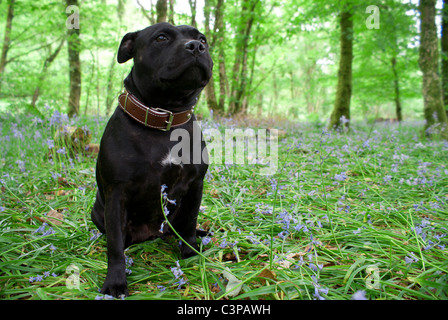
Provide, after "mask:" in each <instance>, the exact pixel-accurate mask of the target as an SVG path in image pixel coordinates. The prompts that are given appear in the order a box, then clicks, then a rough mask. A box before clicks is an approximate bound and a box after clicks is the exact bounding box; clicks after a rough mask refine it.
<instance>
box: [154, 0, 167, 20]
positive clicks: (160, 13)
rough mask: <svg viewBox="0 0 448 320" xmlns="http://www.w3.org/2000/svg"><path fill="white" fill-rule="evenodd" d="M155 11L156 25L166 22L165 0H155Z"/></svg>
mask: <svg viewBox="0 0 448 320" xmlns="http://www.w3.org/2000/svg"><path fill="white" fill-rule="evenodd" d="M156 10H157V23H159V22H166V16H167V11H168V4H167V0H157V4H156Z"/></svg>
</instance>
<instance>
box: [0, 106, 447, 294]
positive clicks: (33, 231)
mask: <svg viewBox="0 0 448 320" xmlns="http://www.w3.org/2000/svg"><path fill="white" fill-rule="evenodd" d="M106 121H107V119H104V118H101V119H97V118H93V117H91V118H82V119H70V120H68V119H67V118H65V117H64V116H63V115H61V114H59V113H58V112H54V113H49V114H48V116H47V117H46V118H45V119H43V120H42V119H40V118H32V117H28V118H27V117H24V116H20V117H18V116H17V117H14V116H12V115H10V114H2V115H0V133H1V136H0V188H1V192H0V299H12V300H17V299H33V300H39V299H50V300H57V299H89V300H93V299H110V297H108V296H104V295H102V294H100V293H99V292H98V289H99V288H100V287H101V286H102V284H103V281H104V279H105V276H106V270H107V260H106V240H105V236H104V235H99V234H98V232H97V231H96V229H95V226H94V225H93V223H92V222H91V221H90V211H91V208H92V205H93V202H94V199H95V193H96V186H95V171H94V168H95V157H94V156H83V155H76V156H73V155H72V158H71V157H70V152H67V149H65V148H63V147H58V146H54V145H55V143H56V142H55V141H56V139H55V132H56V131H57V130H58V129H59V128H60V127H61V126H64V125H70V126H79V127H83V128H84V129H89V130H90V131H91V132H92V137H93V142H96V143H99V140H100V137H101V135H102V132H103V129H104V126H105V124H106ZM278 123H283V124H282V125H278ZM251 125H252V126H253V127H252V128H253V129H256V128H263V126H264V127H266V126H269V127H270V128H271V129H272V128H276V129H279V130H280V131H279V138H278V163H277V166H276V170H275V172H274V173H273V174H272V175H263V174H260V172H261V171H260V170H261V169H262V168H263V165H262V164H252V163H246V164H233V165H229V164H227V165H226V164H219V163H218V164H212V165H211V166H210V167H209V171H208V173H207V175H206V179H205V188H204V196H203V201H202V206H201V212H200V213H199V218H198V223H199V226H200V227H201V228H202V229H206V230H209V231H211V232H213V235H211V236H210V237H204V238H202V239H198V244H199V246H200V250H201V254H200V255H197V256H195V257H192V258H189V259H186V260H181V259H180V258H179V248H178V241H179V240H178V239H175V238H174V237H172V238H169V239H166V240H161V239H158V240H154V241H148V242H145V243H142V244H138V245H134V246H132V247H130V248H129V249H128V250H127V251H126V252H125V254H126V257H127V273H128V275H127V279H128V286H129V292H130V296H129V297H127V298H126V300H138V299H198V300H203V299H236V300H240V299H266V300H271V299H279V300H282V299H284V300H290V299H304V300H313V299H330V300H347V299H360V298H361V299H362V298H364V297H365V298H366V299H386V300H390V299H447V298H448V276H447V270H448V247H446V245H447V244H448V237H446V235H447V233H448V230H447V228H448V143H447V142H446V141H439V140H437V139H433V140H429V139H427V138H425V137H422V135H421V128H422V126H423V124H422V123H421V122H420V123H416V122H404V123H402V124H401V125H399V124H389V123H376V124H370V125H368V124H366V123H352V124H351V130H350V132H348V133H335V132H327V131H326V130H325V129H324V126H323V125H319V124H307V123H291V122H289V123H287V122H277V125H276V126H273V125H272V124H268V123H267V122H266V123H262V122H258V123H256V122H251ZM202 127H203V129H204V128H205V129H206V128H215V129H218V130H219V131H220V132H223V133H224V132H225V129H229V128H243V129H245V128H247V125H244V124H243V123H242V122H238V123H236V122H234V121H232V120H228V119H227V120H222V121H219V122H213V121H203V123H202ZM260 132H261V131H260ZM272 132H273V131H272V130H271V131H270V132H268V139H267V140H268V145H269V144H270V143H271V144H272V143H273V142H272V141H273V140H269V133H272ZM258 137H260V135H258ZM269 141H270V142H269ZM49 148H51V150H52V151H51V150H50V149H49ZM49 155H50V157H49ZM246 162H247V161H246ZM78 280H79V281H78Z"/></svg>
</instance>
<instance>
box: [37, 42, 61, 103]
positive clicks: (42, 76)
mask: <svg viewBox="0 0 448 320" xmlns="http://www.w3.org/2000/svg"><path fill="white" fill-rule="evenodd" d="M64 42H65V38H63V39H61V42H60V43H59V46H58V47H57V48H56V50H55V51H54V52H53V53H51V52H50V55H49V56H48V58H47V59H45V62H44V65H43V67H42V71H41V73H40V75H39V78H38V80H37V85H36V88H35V89H34V94H33V98H32V100H31V107H32V108H33V109H35V110H37V109H36V102H37V99H38V98H39V94H40V86H41V85H42V82H43V81H44V79H45V75H46V74H47V70H48V67H49V66H50V64H51V63H52V62H53V61H54V59H56V57H57V56H58V54H59V52H60V51H61V49H62V46H63V44H64ZM37 111H38V110H37Z"/></svg>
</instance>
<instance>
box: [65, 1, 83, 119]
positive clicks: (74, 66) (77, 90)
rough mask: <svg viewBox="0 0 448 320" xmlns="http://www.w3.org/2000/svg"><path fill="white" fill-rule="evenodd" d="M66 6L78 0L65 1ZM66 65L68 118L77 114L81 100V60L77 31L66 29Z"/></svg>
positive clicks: (75, 3) (74, 3) (76, 3)
mask: <svg viewBox="0 0 448 320" xmlns="http://www.w3.org/2000/svg"><path fill="white" fill-rule="evenodd" d="M66 4H67V6H71V5H74V6H78V0H66ZM67 44H68V64H69V68H70V95H69V99H68V115H69V116H70V117H72V116H74V115H78V114H79V102H80V98H81V60H80V58H79V52H80V50H81V42H80V39H79V29H78V28H69V29H67Z"/></svg>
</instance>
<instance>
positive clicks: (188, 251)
mask: <svg viewBox="0 0 448 320" xmlns="http://www.w3.org/2000/svg"><path fill="white" fill-rule="evenodd" d="M190 245H191V246H192V247H193V248H194V249H195V250H193V249H192V248H190V246H188V245H186V244H184V243H182V244H181V245H180V256H181V258H182V259H187V258H190V257H192V256H194V255H196V254H197V252H198V251H199V248H198V246H197V244H196V243H190Z"/></svg>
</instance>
